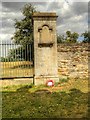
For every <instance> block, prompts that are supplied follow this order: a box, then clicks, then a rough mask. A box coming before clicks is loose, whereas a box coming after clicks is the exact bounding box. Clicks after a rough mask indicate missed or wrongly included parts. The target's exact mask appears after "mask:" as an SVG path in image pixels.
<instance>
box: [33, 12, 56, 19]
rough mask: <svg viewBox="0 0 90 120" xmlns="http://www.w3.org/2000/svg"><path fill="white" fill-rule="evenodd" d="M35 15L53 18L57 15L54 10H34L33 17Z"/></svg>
mask: <svg viewBox="0 0 90 120" xmlns="http://www.w3.org/2000/svg"><path fill="white" fill-rule="evenodd" d="M37 17H39V18H40V17H50V18H51V17H53V18H57V17H58V16H57V15H56V13H55V12H34V13H33V18H37Z"/></svg>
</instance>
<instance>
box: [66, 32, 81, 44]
mask: <svg viewBox="0 0 90 120" xmlns="http://www.w3.org/2000/svg"><path fill="white" fill-rule="evenodd" d="M78 37H79V34H78V33H76V32H73V33H71V31H67V32H66V42H69V43H76V42H77V39H78Z"/></svg>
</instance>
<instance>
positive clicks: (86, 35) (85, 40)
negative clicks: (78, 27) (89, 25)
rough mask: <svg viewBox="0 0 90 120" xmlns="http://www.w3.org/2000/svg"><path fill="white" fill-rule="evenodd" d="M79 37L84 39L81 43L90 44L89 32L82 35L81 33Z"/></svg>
mask: <svg viewBox="0 0 90 120" xmlns="http://www.w3.org/2000/svg"><path fill="white" fill-rule="evenodd" d="M81 36H83V37H84V40H83V41H82V42H84V43H90V31H89V32H87V31H85V32H84V33H82V35H81Z"/></svg>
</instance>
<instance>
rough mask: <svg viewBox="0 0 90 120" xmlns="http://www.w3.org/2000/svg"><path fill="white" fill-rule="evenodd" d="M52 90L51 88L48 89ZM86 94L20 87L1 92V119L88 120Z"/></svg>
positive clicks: (77, 90) (77, 91) (76, 90)
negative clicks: (56, 119) (57, 119)
mask: <svg viewBox="0 0 90 120" xmlns="http://www.w3.org/2000/svg"><path fill="white" fill-rule="evenodd" d="M50 89H52V88H50ZM32 91H33V92H32ZM88 94H89V93H88V92H86V93H84V92H81V91H80V90H79V89H70V90H69V92H65V91H56V92H55V91H50V90H49V88H48V87H46V89H45V88H44V89H43V87H37V88H36V87H33V86H31V85H29V86H22V87H21V88H17V90H16V91H12V92H11V91H6V92H5V91H3V92H2V101H3V104H2V117H3V118H84V119H85V118H88Z"/></svg>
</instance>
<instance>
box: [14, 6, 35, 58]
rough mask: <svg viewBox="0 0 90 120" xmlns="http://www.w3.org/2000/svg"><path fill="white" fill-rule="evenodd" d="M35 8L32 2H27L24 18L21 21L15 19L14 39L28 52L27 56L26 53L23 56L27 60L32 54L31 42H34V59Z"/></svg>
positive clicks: (23, 12) (23, 10) (23, 11)
mask: <svg viewBox="0 0 90 120" xmlns="http://www.w3.org/2000/svg"><path fill="white" fill-rule="evenodd" d="M35 11H36V10H35V8H34V7H33V6H32V5H31V4H26V5H25V6H24V7H23V9H22V14H23V15H24V18H23V19H22V20H20V21H18V20H15V25H14V26H15V29H16V31H15V33H14V35H13V37H12V40H13V42H14V43H15V44H17V45H21V47H22V48H23V51H24V54H25V53H28V54H27V57H26V58H25V55H24V56H23V57H24V59H25V60H29V57H30V54H29V52H28V51H29V47H30V44H32V48H31V51H32V53H31V54H32V59H33V20H32V15H33V12H35Z"/></svg>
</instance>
